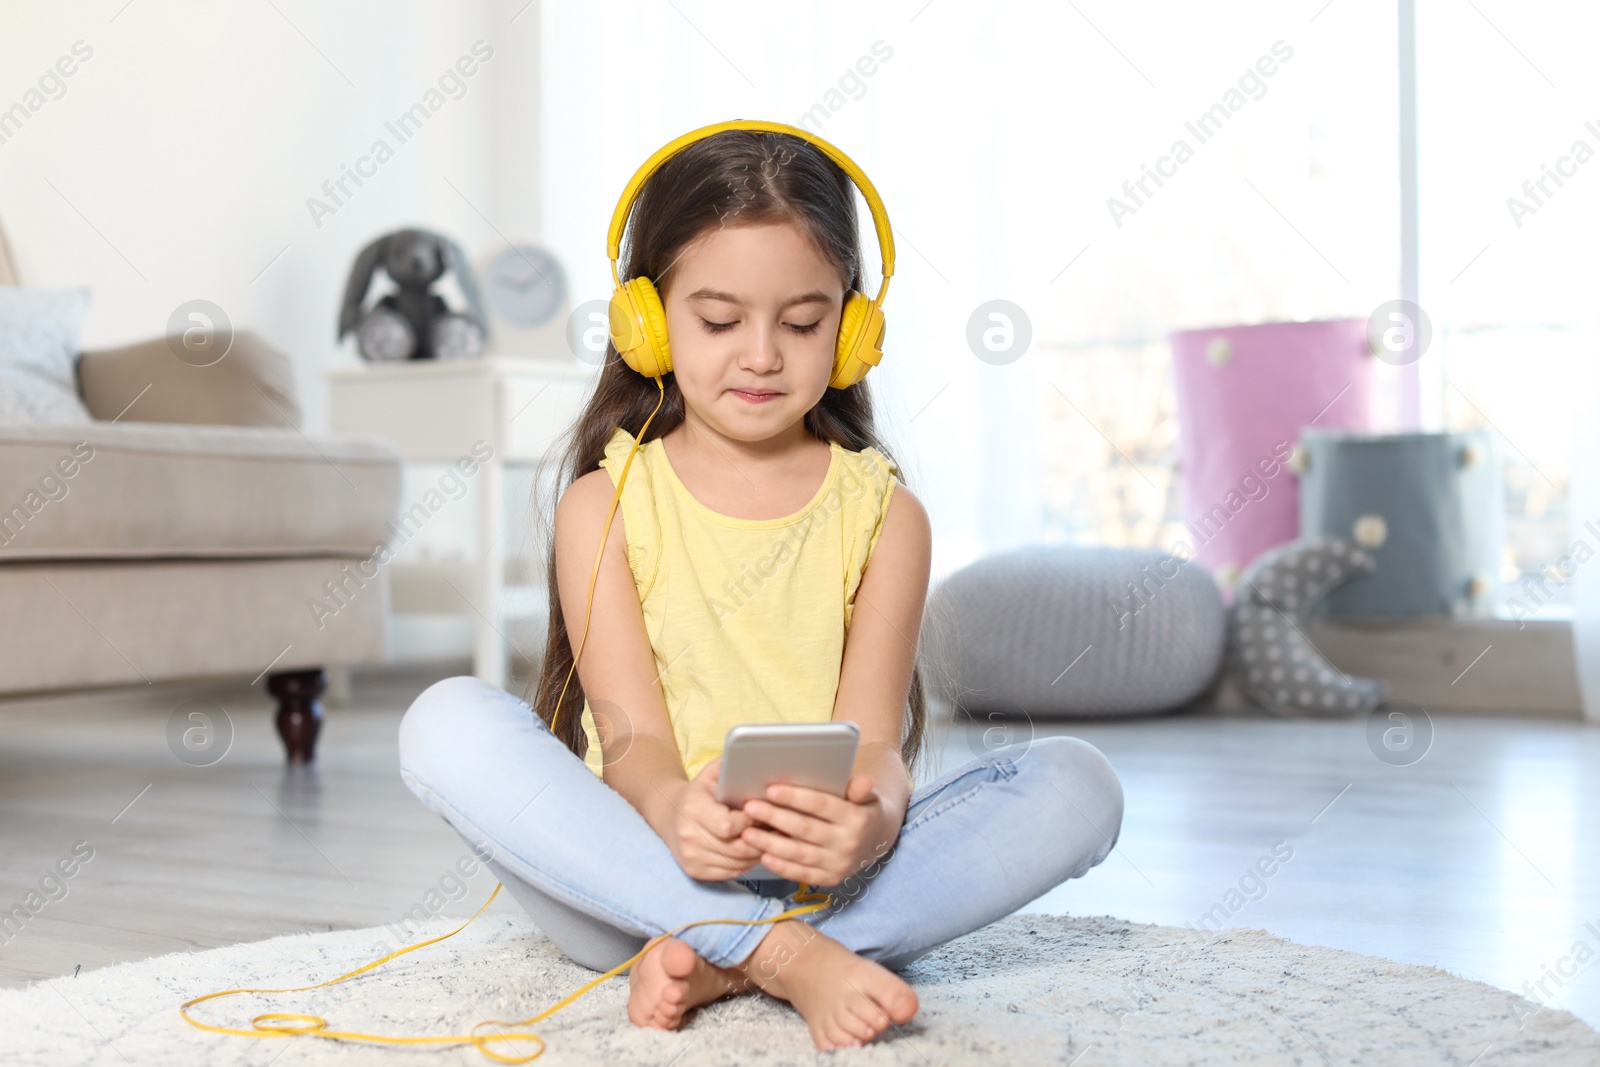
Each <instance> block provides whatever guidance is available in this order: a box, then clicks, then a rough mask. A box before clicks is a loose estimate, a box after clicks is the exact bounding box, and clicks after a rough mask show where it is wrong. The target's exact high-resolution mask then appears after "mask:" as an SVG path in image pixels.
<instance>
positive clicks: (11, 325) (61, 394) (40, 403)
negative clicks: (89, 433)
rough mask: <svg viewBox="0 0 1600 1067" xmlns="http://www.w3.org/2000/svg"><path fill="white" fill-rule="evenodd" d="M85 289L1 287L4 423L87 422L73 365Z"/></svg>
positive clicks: (0, 406)
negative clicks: (79, 397)
mask: <svg viewBox="0 0 1600 1067" xmlns="http://www.w3.org/2000/svg"><path fill="white" fill-rule="evenodd" d="M88 311H89V290H87V289H24V288H20V287H18V286H14V285H4V286H0V423H86V422H88V421H89V419H90V415H89V409H88V408H86V407H84V406H83V401H82V400H80V399H78V381H77V378H76V377H75V376H74V374H73V365H74V363H75V361H76V359H77V353H78V335H79V334H80V333H81V332H82V331H83V317H84V316H85V315H86V314H88Z"/></svg>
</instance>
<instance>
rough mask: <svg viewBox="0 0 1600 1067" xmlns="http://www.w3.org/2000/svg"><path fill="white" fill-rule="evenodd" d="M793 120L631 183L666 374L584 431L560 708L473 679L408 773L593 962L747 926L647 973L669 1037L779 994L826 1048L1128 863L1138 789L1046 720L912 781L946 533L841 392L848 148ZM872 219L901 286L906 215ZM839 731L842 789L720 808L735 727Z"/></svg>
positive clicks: (741, 131) (640, 270) (453, 693)
mask: <svg viewBox="0 0 1600 1067" xmlns="http://www.w3.org/2000/svg"><path fill="white" fill-rule="evenodd" d="M774 126H775V124H765V123H725V124H723V125H722V126H719V127H711V128H710V129H711V130H712V131H715V132H709V133H706V132H705V131H698V133H699V134H702V135H697V136H691V137H688V138H684V139H682V141H687V143H686V144H683V145H682V147H679V148H677V149H676V150H675V151H673V152H672V153H671V154H670V156H668V157H667V158H666V159H665V161H664V162H661V163H659V165H658V166H657V167H656V168H655V169H654V170H653V171H651V172H649V173H648V174H647V175H646V176H645V179H644V180H643V184H642V185H639V184H637V183H638V181H639V179H638V178H636V179H635V184H633V185H630V189H629V193H626V194H624V203H623V204H622V205H620V206H619V208H618V217H617V222H616V223H615V224H614V227H613V240H612V255H613V257H614V258H615V256H616V255H617V251H616V248H617V241H616V235H617V234H618V233H620V227H621V224H622V222H623V220H624V219H626V220H627V221H628V223H629V226H630V228H629V230H628V237H629V240H628V244H627V251H626V255H625V256H624V258H623V266H622V272H621V278H622V280H628V279H634V278H648V279H650V280H651V281H652V282H653V283H654V287H655V292H656V293H658V294H659V297H660V311H661V312H662V313H663V315H664V322H665V327H664V330H656V331H655V332H656V333H658V334H660V333H664V335H665V336H656V337H654V338H653V341H654V344H655V346H656V348H657V349H659V350H660V351H661V352H662V353H666V354H668V355H669V358H670V371H669V372H667V373H663V374H661V375H660V376H653V377H644V376H642V375H641V374H640V373H638V372H637V371H636V370H635V369H633V368H632V367H630V366H629V365H627V364H625V363H624V362H623V360H622V359H621V358H619V354H618V350H617V347H616V345H615V343H613V345H612V346H611V347H609V348H608V349H607V360H606V364H605V366H604V368H603V370H602V372H601V375H600V378H599V381H598V383H597V385H596V387H595V392H594V395H593V396H592V397H591V398H590V399H589V401H588V404H587V406H586V408H585V410H584V412H583V414H582V415H581V417H580V418H579V420H578V422H577V424H576V426H575V427H574V428H573V429H572V431H571V432H570V434H569V437H568V438H567V440H568V442H569V445H568V447H567V449H566V450H565V452H564V455H563V468H562V475H563V477H562V478H561V479H560V481H561V484H563V485H564V486H565V490H564V492H563V493H562V496H561V499H560V502H559V504H558V505H557V507H556V508H555V515H554V550H553V553H552V556H551V561H550V590H551V598H550V599H551V603H550V629H549V638H548V641H547V646H546V652H545V656H544V664H543V668H542V671H541V674H540V676H539V678H538V679H537V682H538V685H537V691H536V693H535V694H534V697H533V701H532V707H533V708H535V709H537V714H536V715H535V714H533V713H532V712H530V706H529V704H528V703H525V702H523V701H519V700H517V699H515V698H514V697H512V696H510V695H509V694H507V693H505V692H503V691H502V690H500V689H499V688H497V687H494V686H491V685H489V684H487V683H484V682H482V681H480V680H478V679H476V678H471V677H460V678H450V679H447V680H445V681H442V682H439V683H437V684H435V685H433V686H431V687H429V688H428V689H427V690H426V691H424V692H423V693H422V694H421V695H420V696H419V697H417V699H416V701H415V703H414V704H412V706H411V708H410V710H409V711H408V712H407V713H406V716H405V720H404V722H403V723H402V725H401V727H400V764H401V774H402V777H403V778H404V780H405V782H406V784H407V785H408V786H409V787H410V788H411V790H412V791H413V792H414V793H416V794H417V796H418V797H419V798H420V799H421V800H422V801H423V803H424V804H426V805H427V806H428V807H429V808H430V809H432V810H433V811H435V812H437V813H439V814H440V815H441V816H443V817H444V819H445V820H446V821H447V822H448V823H449V824H450V825H451V826H452V827H453V828H455V829H456V830H457V831H458V832H459V833H460V834H461V835H462V836H463V837H464V838H466V840H467V841H468V842H469V843H471V844H472V845H473V846H474V848H476V849H477V850H478V851H479V853H480V855H483V856H485V857H487V858H486V863H487V865H488V866H489V867H490V869H491V870H492V871H493V872H494V873H495V874H496V875H497V876H498V877H499V878H500V880H501V881H502V882H503V883H504V884H505V886H506V888H507V889H508V890H509V892H510V893H511V894H512V895H513V896H515V897H516V898H517V900H519V901H520V902H521V903H522V904H523V906H524V907H526V908H527V910H528V911H529V912H530V913H531V914H532V916H533V918H534V920H535V921H536V922H537V923H538V925H539V927H540V928H541V929H542V930H543V931H544V932H545V933H546V934H547V935H548V936H549V937H550V939H551V941H553V942H554V943H555V944H556V945H557V946H558V947H559V948H560V949H561V950H562V951H563V952H564V953H565V954H566V955H567V956H568V957H570V958H571V959H573V960H575V961H576V962H578V963H580V964H583V965H584V966H587V967H591V968H594V969H596V970H602V971H604V970H610V969H612V968H614V967H617V966H619V965H621V964H622V963H623V962H624V961H626V960H627V959H628V958H629V957H630V956H632V955H634V954H635V953H637V952H638V951H640V949H641V948H643V947H644V945H645V943H646V942H647V941H648V940H649V939H650V938H653V937H655V936H656V935H660V934H663V933H665V932H667V931H669V930H674V929H676V928H678V927H680V926H682V925H683V924H685V923H688V922H692V921H695V920H703V919H731V920H738V922H736V923H730V924H713V925H701V926H695V927H693V928H691V929H688V930H685V931H683V932H682V934H681V936H678V937H672V938H667V939H664V940H662V941H660V942H659V943H658V944H657V945H655V946H654V947H653V948H652V949H651V950H650V952H649V953H648V954H646V955H645V956H644V957H643V958H642V959H640V960H639V961H638V962H637V963H635V964H634V966H633V967H632V969H631V971H630V972H629V983H630V994H629V1002H628V1016H629V1018H630V1019H631V1020H632V1021H633V1022H634V1023H635V1024H637V1025H640V1026H654V1027H661V1028H675V1027H677V1026H679V1025H681V1024H682V1022H683V1020H684V1017H685V1013H687V1012H688V1011H689V1010H690V1009H692V1008H694V1007H696V1006H698V1005H701V1004H705V1003H708V1002H710V1001H712V1000H715V999H717V998H719V997H722V996H725V995H729V994H735V993H741V992H746V991H751V990H760V991H762V992H764V993H766V994H769V995H771V996H774V997H778V998H781V999H783V1000H786V1001H788V1002H790V1003H791V1004H792V1005H793V1006H794V1007H795V1008H796V1009H797V1010H798V1011H799V1012H800V1013H801V1015H803V1016H804V1018H805V1020H806V1023H807V1025H808V1027H809V1028H810V1032H811V1037H812V1040H813V1041H814V1043H815V1044H816V1046H817V1047H818V1048H819V1049H830V1048H836V1047H840V1046H847V1045H859V1044H862V1043H864V1042H866V1041H870V1040H871V1039H873V1038H874V1037H876V1036H877V1035H878V1034H879V1033H881V1032H882V1031H884V1030H885V1029H888V1028H890V1027H891V1026H898V1025H900V1024H903V1023H905V1022H907V1021H908V1020H910V1019H911V1018H912V1016H913V1015H914V1014H915V1013H916V1011H917V996H916V993H915V991H914V990H913V989H912V987H911V986H910V985H909V984H908V983H907V982H906V981H905V980H904V979H903V978H901V977H900V976H899V975H898V974H897V973H895V972H896V971H898V970H900V969H902V968H904V967H905V966H906V965H907V964H909V963H911V962H912V961H913V960H915V959H917V958H918V957H920V956H922V955H923V954H925V953H927V952H928V951H930V950H932V949H934V948H936V947H938V946H939V945H942V944H945V943H946V942H948V941H950V940H952V939H954V938H957V937H960V936H961V935H963V934H966V933H969V932H971V931H973V930H976V929H978V928H979V927H982V926H984V925H985V924H987V923H990V922H993V921H994V920H995V919H998V918H1000V917H1002V916H1004V915H1007V914H1009V913H1011V912H1013V911H1015V910H1016V909H1018V908H1019V907H1021V906H1023V905H1024V904H1027V903H1028V902H1029V901H1031V900H1034V899H1035V898H1037V897H1038V896H1039V895H1040V894H1042V893H1044V892H1046V891H1047V890H1049V889H1050V888H1051V887H1053V886H1056V885H1058V884H1060V883H1061V882H1063V881H1065V880H1067V879H1070V878H1076V877H1079V876H1081V875H1083V874H1084V873H1085V872H1087V871H1088V870H1089V868H1091V867H1093V866H1095V865H1096V864H1098V863H1100V862H1101V861H1102V860H1103V859H1104V858H1105V857H1106V855H1107V854H1109V853H1110V851H1111V849H1112V847H1113V846H1114V845H1115V844H1116V841H1117V836H1118V833H1119V831H1120V829H1121V824H1122V787H1121V785H1120V783H1119V782H1118V779H1117V776H1116V774H1115V772H1114V771H1113V770H1112V769H1111V766H1110V764H1109V763H1108V762H1107V761H1106V759H1105V757H1104V756H1103V755H1101V753H1100V752H1099V751H1098V750H1097V749H1095V748H1094V747H1093V746H1092V745H1089V744H1087V743H1085V742H1083V741H1080V740H1077V739H1075V738H1067V737H1048V738H1037V739H1035V740H1033V741H1032V743H1031V744H1029V745H1025V746H1021V745H1019V746H1014V747H1013V748H1010V749H1000V750H998V751H995V752H991V753H987V754H985V755H984V756H983V757H981V758H979V759H976V760H974V761H973V762H971V763H968V764H967V765H966V766H963V767H960V768H958V769H957V770H955V771H953V772H951V773H949V774H947V775H944V776H943V777H941V778H939V779H938V780H937V781H934V782H932V783H930V784H926V785H923V786H921V787H920V788H916V789H913V787H912V777H911V770H912V768H913V767H914V766H915V763H916V759H917V756H918V754H919V748H920V747H921V743H922V738H923V731H924V720H925V715H926V700H925V694H924V687H923V679H922V677H921V672H920V670H919V669H918V667H917V639H918V636H919V634H920V632H921V628H922V614H923V608H924V601H925V598H926V595H927V589H928V578H929V567H930V540H931V538H930V533H929V525H928V518H927V514H926V512H925V511H924V510H923V507H922V504H921V503H920V502H919V501H918V499H917V498H916V497H915V496H914V495H913V494H912V493H911V491H910V490H909V489H907V488H906V487H905V486H904V485H902V484H899V482H898V480H897V478H896V477H895V475H896V474H897V473H898V472H897V468H896V466H895V464H894V462H893V460H892V459H891V457H890V454H889V452H888V450H887V449H886V448H885V447H884V446H883V444H882V443H881V442H880V441H879V439H878V436H877V433H876V430H875V428H874V423H873V414H872V402H871V397H870V395H869V394H868V392H867V387H866V385H865V384H864V382H861V381H856V382H854V383H853V384H849V385H848V386H845V387H842V388H836V387H834V385H833V384H831V383H832V382H834V381H837V380H838V378H837V374H836V345H837V339H838V337H839V335H840V331H841V318H844V319H846V320H847V321H846V323H845V325H846V327H847V328H848V327H850V326H851V325H853V321H852V316H853V315H854V314H855V312H852V315H845V314H844V312H845V310H846V307H847V302H848V301H849V299H850V298H851V297H852V295H853V294H859V293H861V292H862V291H863V288H864V278H863V274H864V270H863V265H862V256H861V251H860V247H859V242H858V239H857V230H856V209H855V201H854V198H853V190H852V186H851V177H850V176H849V175H848V174H847V172H846V170H845V169H842V168H841V166H840V165H839V164H838V163H837V162H836V161H835V160H836V159H838V158H841V157H840V155H839V153H838V152H837V150H836V149H832V148H831V146H827V151H825V150H824V149H823V148H819V147H818V146H819V145H821V144H822V142H820V141H819V140H818V139H816V138H814V137H813V136H811V135H810V134H807V133H805V132H804V131H801V130H797V129H794V128H792V127H777V129H776V130H775V129H774ZM752 127H756V128H754V129H753V128H752ZM785 130H787V131H792V132H779V131H785ZM677 143H681V142H675V144H677ZM668 148H669V149H671V148H673V146H668ZM665 151H667V150H665V149H664V150H663V152H665ZM658 155H659V154H658ZM846 162H848V161H846ZM851 167H852V170H853V164H852V165H851ZM641 173H642V174H643V173H644V171H641ZM855 173H859V172H855ZM863 180H864V176H863ZM635 190H636V191H637V199H636V200H631V198H630V195H629V194H631V193H633V192H634V191H635ZM869 190H870V184H867V185H864V186H863V192H867V191H869ZM869 204H871V205H873V206H874V211H875V221H876V222H877V223H878V233H879V238H880V241H881V242H883V243H884V245H885V272H886V274H887V273H890V272H892V269H893V267H892V254H893V253H892V245H891V244H890V241H891V240H892V238H891V237H890V236H889V234H890V231H889V228H888V220H887V218H886V217H883V216H882V214H881V205H880V204H877V203H876V194H875V193H872V194H871V195H869ZM630 205H631V215H630V214H627V212H628V211H629V207H630ZM880 295H881V294H880ZM856 299H857V303H858V304H859V303H862V302H864V301H863V300H862V298H859V297H857V298H856ZM855 310H856V311H859V308H857V309H855ZM618 327H619V324H618V322H617V317H616V316H615V315H614V316H613V322H612V329H613V336H614V337H615V335H616V333H615V332H616V331H617V329H618ZM647 328H648V324H647ZM874 340H881V338H874ZM624 347H625V348H626V347H628V346H626V345H625V346H624ZM873 355H874V356H875V353H873ZM869 362H875V359H872V360H869ZM1021 402H1027V400H1026V398H1022V397H1019V403H1021ZM655 414H659V418H655V417H654V415H655ZM647 420H652V421H649V422H648V423H647ZM640 426H646V427H647V432H646V431H640V433H641V436H642V437H643V438H644V441H643V443H642V444H641V445H640V447H639V448H638V451H637V452H636V453H634V454H633V455H632V456H631V457H630V455H629V451H630V446H632V445H633V444H634V438H633V437H632V435H631V433H630V428H631V427H640ZM625 466H629V467H630V469H629V470H628V471H627V476H626V477H625V478H624V477H623V474H624V467H625ZM619 482H620V484H621V485H622V493H621V498H620V507H621V513H620V518H621V520H622V521H621V523H620V524H614V525H613V528H612V529H611V530H610V532H609V534H608V535H606V536H605V540H604V547H603V548H602V547H601V542H602V532H603V531H604V530H605V529H606V526H607V522H608V518H609V517H610V513H611V512H612V510H613V509H612V501H613V494H614V493H615V491H616V486H617V485H618V484H619ZM597 555H598V557H599V559H598V574H597V575H595V576H594V577H593V579H592V581H593V584H592V587H591V574H592V572H593V570H594V568H595V567H596V557H597ZM591 589H592V601H591V599H590V596H591ZM586 616H587V619H586ZM569 624H575V625H569ZM573 629H577V630H578V632H579V633H580V635H581V636H580V640H579V644H578V648H579V651H580V653H582V655H581V658H580V659H579V661H578V665H577V677H576V679H575V682H576V684H573V685H571V686H566V685H564V681H565V680H566V679H568V677H569V675H570V673H571V669H572V666H573V644H572V641H571V638H570V634H571V631H572V630H573ZM828 719H848V720H850V721H852V722H854V723H855V724H856V725H857V726H858V728H859V730H860V744H859V748H858V752H857V757H856V765H855V768H854V774H853V776H852V777H851V779H850V782H849V785H848V788H847V790H846V793H845V795H844V796H843V797H839V796H834V795H832V794H828V793H824V792H820V791H817V790H812V789H805V788H801V787H797V786H783V785H774V786H772V787H770V788H769V789H768V790H767V794H766V796H765V798H764V799H758V800H751V801H749V802H748V803H746V804H744V806H743V807H742V808H729V807H726V806H724V805H722V804H720V803H718V801H717V800H716V785H717V775H718V770H719V767H720V765H721V759H720V755H721V750H722V743H723V738H724V737H725V735H726V733H727V731H728V729H729V728H730V727H731V726H734V725H737V724H739V723H744V722H773V721H789V722H805V721H824V720H828ZM552 723H553V724H554V730H553V731H552V728H551V724H552ZM579 757H582V758H581V759H580V758H579ZM758 865H760V867H764V868H765V870H764V871H759V872H758V873H759V874H760V875H761V877H753V876H752V875H751V873H750V872H752V870H753V869H755V868H757V866H758ZM772 875H776V876H777V877H776V878H773V877H771V876H772ZM801 884H808V885H814V886H818V887H822V888H824V889H826V890H827V892H828V893H829V894H830V896H829V901H828V905H827V907H825V908H823V909H821V910H818V911H814V912H812V913H811V914H808V915H805V916H803V917H799V918H788V919H783V920H781V921H778V922H775V923H770V924H766V925H755V923H757V922H758V921H759V920H763V919H771V918H772V917H773V916H776V915H779V914H782V913H783V912H785V911H788V910H790V909H792V908H794V907H795V906H796V905H795V903H794V902H793V900H792V899H791V898H792V897H793V896H794V895H796V894H797V893H798V892H799V890H800V886H801Z"/></svg>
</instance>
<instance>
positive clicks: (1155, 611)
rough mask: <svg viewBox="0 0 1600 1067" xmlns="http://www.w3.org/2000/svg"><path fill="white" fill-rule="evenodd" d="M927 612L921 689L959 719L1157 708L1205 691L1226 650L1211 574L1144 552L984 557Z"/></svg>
mask: <svg viewBox="0 0 1600 1067" xmlns="http://www.w3.org/2000/svg"><path fill="white" fill-rule="evenodd" d="M927 614H928V619H927V622H926V632H927V655H928V659H929V660H930V661H931V664H930V665H931V667H932V669H931V670H930V671H929V672H928V677H929V680H930V683H931V684H932V685H933V686H934V687H935V689H936V692H937V693H938V695H940V696H941V697H943V698H944V699H945V700H947V701H949V702H950V703H951V704H952V705H953V706H955V707H956V708H959V709H963V710H965V711H967V712H968V713H973V712H999V713H1002V714H1012V715H1015V714H1023V715H1030V716H1031V715H1136V714H1141V713H1148V712H1157V711H1166V710H1169V709H1172V708H1176V707H1179V706H1181V705H1183V704H1186V703H1188V702H1189V701H1191V700H1193V699H1194V698H1195V697H1197V696H1199V695H1200V693H1202V692H1203V691H1204V690H1205V689H1206V688H1207V686H1208V685H1210V683H1211V682H1212V681H1213V680H1214V679H1215V678H1216V677H1217V674H1218V672H1219V669H1220V667H1221V665H1222V657H1223V652H1224V650H1225V648H1226V644H1227V615H1226V612H1225V611H1224V609H1223V606H1222V595H1221V593H1220V592H1219V591H1218V590H1217V586H1216V583H1215V581H1214V580H1213V579H1212V578H1211V575H1210V574H1208V573H1207V572H1206V570H1205V569H1204V568H1203V567H1200V566H1198V565H1197V564H1194V563H1192V562H1191V563H1185V562H1184V561H1183V560H1181V559H1179V558H1178V557H1176V556H1173V555H1171V554H1170V553H1166V552H1161V551H1159V550H1155V549H1136V548H1099V547H1083V546H1076V545H1066V546H1060V545H1037V546H1029V547H1027V548H1022V549H1017V550H1014V551H1011V552H1006V553H1003V554H1000V555H995V556H991V557H989V558H987V559H982V560H979V561H978V562H976V563H973V564H970V565H969V566H967V567H965V568H963V569H962V570H959V571H957V572H956V573H954V574H952V575H950V576H949V577H948V578H946V579H945V580H944V581H943V582H941V583H940V584H939V585H938V587H937V588H936V589H935V590H934V592H933V595H932V596H931V597H930V598H929V606H928V613H927Z"/></svg>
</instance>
